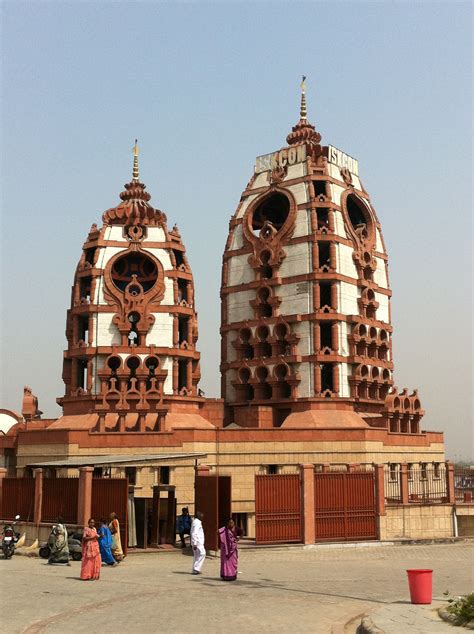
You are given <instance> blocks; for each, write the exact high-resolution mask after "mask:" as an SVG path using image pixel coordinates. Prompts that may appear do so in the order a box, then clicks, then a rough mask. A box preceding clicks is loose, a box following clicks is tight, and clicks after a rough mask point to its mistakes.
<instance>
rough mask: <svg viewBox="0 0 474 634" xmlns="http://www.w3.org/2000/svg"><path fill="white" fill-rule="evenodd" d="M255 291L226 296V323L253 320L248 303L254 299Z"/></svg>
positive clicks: (251, 310)
mask: <svg viewBox="0 0 474 634" xmlns="http://www.w3.org/2000/svg"><path fill="white" fill-rule="evenodd" d="M255 297H256V294H255V291H239V292H237V293H230V294H229V295H228V296H227V315H228V322H229V323H233V322H236V321H245V320H246V319H253V308H252V306H250V304H249V302H250V301H251V300H252V299H255Z"/></svg>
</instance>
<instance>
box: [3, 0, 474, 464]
mask: <svg viewBox="0 0 474 634" xmlns="http://www.w3.org/2000/svg"><path fill="white" fill-rule="evenodd" d="M471 12H472V8H471V4H470V3H468V2H466V3H464V2H456V1H453V0H450V2H357V1H355V2H327V3H326V2H296V1H295V2H252V3H243V2H242V3H231V2H214V3H206V2H195V3H187V2H175V3H166V2H160V3H158V2H144V3H141V2H94V3H88V2H62V3H59V2H33V3H30V2H20V1H15V2H3V3H2V5H1V13H2V17H1V22H2V40H1V41H2V44H1V53H2V68H1V80H2V112H1V114H2V119H1V136H2V138H1V141H2V147H3V153H2V154H3V156H2V165H1V176H2V178H1V182H2V190H1V202H2V225H1V234H0V235H1V252H2V260H1V289H0V301H1V306H0V316H1V322H0V325H1V340H2V349H1V360H2V366H1V369H0V370H1V394H0V408H1V407H4V408H9V409H13V410H16V411H18V410H19V409H20V407H21V398H22V391H23V386H24V385H29V386H30V387H31V388H32V389H33V392H34V393H35V394H37V395H38V397H39V404H40V409H41V410H42V411H43V412H44V414H45V415H47V416H58V415H59V414H60V409H59V407H58V406H57V405H56V403H55V399H56V397H58V396H61V395H62V394H63V383H62V379H61V372H62V354H63V350H64V348H65V347H66V338H65V334H64V330H65V323H66V310H67V308H68V307H69V304H70V292H71V285H72V282H73V277H74V271H75V268H76V265H77V262H78V260H79V258H80V255H81V248H82V244H83V242H84V241H85V238H86V236H87V233H88V230H89V228H90V226H91V224H92V223H93V222H98V223H100V222H101V215H102V213H103V211H104V210H106V209H108V208H109V207H112V206H115V205H116V204H117V203H118V202H119V198H118V195H119V193H120V192H121V191H122V189H123V184H124V183H126V182H128V181H129V180H130V178H131V168H132V154H131V148H132V145H133V141H134V139H135V138H138V139H139V145H140V176H141V180H142V181H143V182H144V183H145V184H146V185H147V187H148V191H149V192H150V193H151V195H152V204H153V205H154V206H155V207H158V208H159V209H161V210H163V211H164V212H165V213H166V214H167V216H168V224H169V225H170V226H172V225H173V224H174V223H175V222H176V223H177V224H178V226H179V228H180V231H181V235H182V238H183V241H184V244H185V246H186V249H187V255H188V258H189V261H190V263H191V266H192V269H193V273H194V279H195V285H196V302H197V308H198V311H199V333H200V338H199V342H198V345H199V349H200V351H201V353H202V362H201V368H202V375H203V376H202V381H201V387H202V388H203V389H204V390H205V392H206V395H207V396H219V349H220V340H219V316H220V305H219V285H220V273H221V263H222V253H223V250H224V246H225V242H226V238H227V232H228V223H229V220H230V218H231V216H232V215H233V213H234V212H235V210H236V207H237V204H238V201H239V198H240V195H241V192H242V191H243V190H244V189H245V186H246V184H247V182H248V180H249V178H250V176H251V175H252V172H253V165H254V161H255V157H256V156H258V155H260V154H265V153H267V152H271V151H274V150H277V149H279V148H280V147H282V146H283V145H285V137H286V135H287V134H288V132H289V131H290V130H291V126H292V125H294V124H295V123H296V122H297V119H298V107H299V82H300V78H301V75H302V74H305V75H306V76H307V102H308V117H309V119H310V121H311V122H312V123H313V124H314V125H315V126H316V129H317V130H319V131H320V133H321V134H322V142H323V144H324V145H326V144H331V145H334V146H336V147H338V148H340V149H341V150H343V151H345V152H346V153H348V154H350V155H351V156H353V157H355V158H357V159H358V160H359V169H360V174H361V178H362V182H363V184H364V186H365V188H366V189H367V191H368V192H369V194H370V196H371V201H372V203H373V205H374V207H375V209H376V211H377V214H378V217H379V220H380V221H381V223H382V230H383V234H384V238H385V242H386V246H387V249H388V253H389V257H390V260H389V273H390V283H391V287H392V290H393V299H392V319H393V326H394V335H393V352H394V362H395V377H394V378H395V383H396V385H397V386H398V387H399V388H403V387H408V388H409V389H410V390H411V389H412V388H414V387H417V388H419V393H420V397H421V401H422V405H423V407H424V408H425V409H426V415H425V418H424V419H423V421H422V423H423V424H422V427H423V428H424V429H429V430H433V431H444V432H445V437H446V448H447V455H448V457H450V458H452V459H455V460H460V459H465V460H470V459H473V456H474V451H473V431H472V400H471V399H472V397H471V394H472V370H471V349H472V346H471V343H472V334H471V333H472V331H471V321H472V312H471V310H472V305H471V298H472V297H471V285H472V279H471V270H472V266H471V265H472V252H471V235H472V224H471V208H472V191H471V175H472V162H471V144H472V127H471V108H472V89H471V81H472V69H471V62H470V60H471V57H472V30H471V24H472V15H471Z"/></svg>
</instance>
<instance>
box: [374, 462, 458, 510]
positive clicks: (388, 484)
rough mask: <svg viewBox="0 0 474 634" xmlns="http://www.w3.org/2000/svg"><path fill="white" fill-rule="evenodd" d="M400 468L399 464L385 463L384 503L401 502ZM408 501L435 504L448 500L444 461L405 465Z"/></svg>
mask: <svg viewBox="0 0 474 634" xmlns="http://www.w3.org/2000/svg"><path fill="white" fill-rule="evenodd" d="M401 477H402V473H401V468H400V465H399V464H395V463H392V464H388V465H385V470H384V486H385V504H387V505H388V506H392V505H396V504H401V503H402V487H401ZM407 495H408V500H407V501H408V503H410V504H411V503H413V504H437V503H443V502H444V503H445V502H448V487H447V480H446V465H445V464H444V463H437V462H434V463H417V464H408V465H407Z"/></svg>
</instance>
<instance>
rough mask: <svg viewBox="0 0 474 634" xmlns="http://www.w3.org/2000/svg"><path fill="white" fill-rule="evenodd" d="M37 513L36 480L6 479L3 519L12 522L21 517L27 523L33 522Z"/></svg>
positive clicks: (2, 510)
mask: <svg viewBox="0 0 474 634" xmlns="http://www.w3.org/2000/svg"><path fill="white" fill-rule="evenodd" d="M34 512H35V479H34V478H5V479H4V480H3V500H2V508H1V517H2V519H5V520H11V519H13V518H14V517H15V515H19V516H20V517H21V519H22V520H23V521H25V522H32V521H33V517H34Z"/></svg>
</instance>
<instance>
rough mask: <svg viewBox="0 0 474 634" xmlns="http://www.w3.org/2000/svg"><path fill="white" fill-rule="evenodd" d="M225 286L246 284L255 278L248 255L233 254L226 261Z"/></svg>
mask: <svg viewBox="0 0 474 634" xmlns="http://www.w3.org/2000/svg"><path fill="white" fill-rule="evenodd" d="M227 266H228V269H227V271H228V274H227V286H237V285H238V284H248V283H249V282H253V281H254V280H255V273H254V270H253V268H252V267H251V266H250V264H249V255H248V253H245V254H244V255H235V256H234V257H232V258H230V259H229V260H228V262H227Z"/></svg>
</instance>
